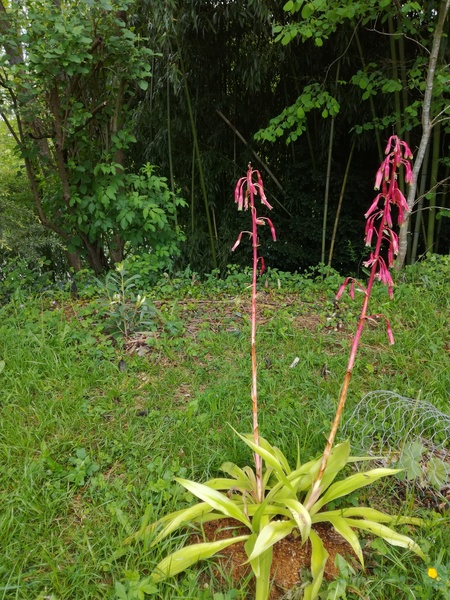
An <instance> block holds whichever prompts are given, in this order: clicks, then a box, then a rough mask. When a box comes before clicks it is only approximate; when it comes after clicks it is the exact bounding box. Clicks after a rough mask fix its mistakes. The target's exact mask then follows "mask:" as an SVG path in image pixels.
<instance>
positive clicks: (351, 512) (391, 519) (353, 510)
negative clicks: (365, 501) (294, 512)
mask: <svg viewBox="0 0 450 600" xmlns="http://www.w3.org/2000/svg"><path fill="white" fill-rule="evenodd" d="M333 515H338V516H340V517H361V518H364V519H369V521H375V522H377V523H405V524H408V525H417V526H419V527H420V526H422V525H423V524H424V521H423V519H418V518H417V517H403V516H399V515H387V514H386V513H383V512H381V511H380V510H376V509H375V508H369V507H367V506H351V507H349V508H341V509H337V510H330V511H326V512H320V513H317V515H315V516H314V517H313V523H319V522H323V521H326V520H327V519H328V516H333Z"/></svg>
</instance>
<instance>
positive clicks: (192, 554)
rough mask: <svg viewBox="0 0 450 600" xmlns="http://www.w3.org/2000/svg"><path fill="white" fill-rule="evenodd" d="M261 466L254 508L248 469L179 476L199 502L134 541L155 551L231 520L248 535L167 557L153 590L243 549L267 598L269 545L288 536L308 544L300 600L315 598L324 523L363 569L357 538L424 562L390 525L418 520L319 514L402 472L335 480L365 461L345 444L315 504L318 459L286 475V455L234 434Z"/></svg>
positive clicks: (260, 594) (361, 510) (343, 511)
mask: <svg viewBox="0 0 450 600" xmlns="http://www.w3.org/2000/svg"><path fill="white" fill-rule="evenodd" d="M237 435H239V437H240V438H241V439H242V440H243V441H244V442H245V443H246V444H247V445H248V446H250V448H251V449H252V450H253V452H256V453H257V454H259V455H260V456H261V457H262V459H263V461H264V466H265V469H264V477H263V485H264V500H263V501H262V502H258V500H257V498H258V493H257V486H256V477H255V473H254V471H253V469H251V468H250V467H244V468H239V467H238V466H236V465H235V464H233V463H230V462H226V463H224V464H223V465H222V467H221V470H222V471H224V472H225V473H226V475H227V477H224V478H216V479H211V480H210V481H208V482H207V483H204V484H201V483H196V482H194V481H188V480H186V479H182V478H179V477H176V478H175V479H176V480H177V481H178V483H180V484H181V485H182V486H183V487H184V488H186V489H187V490H188V491H189V492H191V493H192V494H194V495H195V496H197V498H199V499H200V500H201V502H199V503H198V504H196V505H195V506H192V507H190V508H186V509H183V510H179V511H177V512H174V513H172V514H170V515H166V516H164V517H162V518H161V519H160V520H159V521H157V522H156V523H153V524H151V525H148V526H147V527H145V528H141V530H140V531H139V532H137V533H136V534H135V535H134V536H132V537H131V538H128V539H127V540H125V543H129V542H131V541H132V540H136V539H139V538H141V537H145V538H147V539H148V536H149V535H155V537H154V539H153V541H152V544H151V545H152V546H155V545H157V544H159V543H160V542H161V541H162V540H163V539H165V538H167V536H169V535H170V534H172V533H173V532H174V531H176V530H178V529H179V528H181V527H183V526H186V525H188V524H196V525H199V526H201V525H202V524H203V523H206V522H207V521H216V520H220V519H226V518H232V519H235V520H236V521H238V522H239V523H241V524H242V526H243V527H246V528H247V529H248V533H247V534H245V535H239V536H236V537H230V538H228V539H224V540H218V541H209V542H203V543H198V544H192V545H189V546H186V547H184V548H182V549H180V550H177V551H175V552H173V553H172V554H170V555H169V556H167V557H166V558H164V559H163V560H162V561H161V562H160V563H159V564H158V565H157V566H156V568H155V569H154V571H153V573H152V577H151V578H152V580H153V582H155V583H158V582H160V581H162V580H164V579H166V578H167V577H171V576H174V575H177V574H178V573H181V572H182V571H184V570H185V569H187V568H189V567H191V566H192V565H194V564H195V563H196V562H198V561H199V560H204V559H208V558H211V557H212V556H214V555H215V554H216V553H218V552H220V551H221V550H223V549H224V548H226V547H227V546H230V545H232V544H236V543H238V542H244V547H245V551H246V553H247V556H248V561H247V562H248V563H249V564H250V565H251V568H252V570H253V574H254V576H255V578H256V595H255V598H256V600H266V599H267V598H268V597H269V592H270V567H271V564H272V552H273V547H274V545H275V544H276V543H277V542H279V541H280V540H281V539H283V538H285V537H286V536H288V535H289V534H291V533H294V535H295V532H297V534H299V535H300V536H301V539H302V542H303V543H306V542H307V541H308V540H309V542H310V543H311V565H310V569H311V576H312V581H311V582H310V583H309V584H308V585H307V586H306V587H305V589H304V599H305V600H313V599H314V598H317V596H318V593H319V591H320V588H321V585H322V579H323V575H324V570H325V565H326V562H327V559H328V553H327V551H326V549H325V546H324V544H323V541H322V539H321V538H320V534H319V533H318V532H317V531H316V530H315V528H314V526H315V525H316V524H317V523H329V524H331V526H332V527H333V528H334V529H335V530H336V531H337V533H339V534H340V535H341V536H342V537H343V538H344V539H345V540H346V541H347V542H348V543H349V545H350V546H351V548H352V549H353V551H354V552H355V554H356V556H357V557H358V559H359V561H360V562H361V564H362V566H364V558H363V553H362V549H361V545H360V543H359V540H358V535H357V531H358V530H362V531H364V532H367V533H370V534H373V535H376V536H378V537H380V538H383V539H384V540H385V541H386V542H388V543H389V544H392V545H394V546H401V547H404V548H408V549H409V550H411V551H413V552H415V553H416V554H418V555H419V556H421V557H422V558H424V559H425V556H424V554H423V552H422V550H421V549H420V547H419V546H418V545H417V544H416V543H415V542H414V541H413V540H412V539H411V538H410V537H408V536H406V535H403V534H401V533H398V532H396V531H395V530H394V529H392V528H391V527H390V525H392V524H393V523H396V524H409V525H421V524H422V522H421V520H420V519H417V518H411V517H402V516H391V515H387V514H385V513H383V512H381V511H378V510H375V509H373V508H366V507H359V506H356V507H354V506H352V507H350V508H340V509H337V510H323V509H324V508H326V505H327V504H328V503H329V502H332V501H334V500H337V499H338V498H342V497H344V496H347V495H349V494H351V493H352V492H354V491H355V490H358V489H360V488H363V487H365V486H367V485H370V484H372V483H374V482H376V481H378V480H379V479H381V478H383V477H388V476H390V475H395V474H396V473H398V472H399V469H388V468H376V469H372V470H369V471H365V472H359V473H356V474H355V473H354V474H352V475H349V476H347V477H345V478H344V479H340V480H338V481H335V479H336V476H337V475H338V474H339V473H340V472H341V471H342V469H343V468H344V467H345V466H346V465H348V464H349V463H351V462H355V461H360V460H367V459H365V458H355V457H350V444H349V442H348V441H346V442H344V443H341V444H338V445H337V446H335V448H334V449H333V451H332V453H331V456H330V459H329V461H328V464H327V467H326V470H325V474H324V477H323V480H322V484H321V489H320V494H319V495H318V497H317V499H316V500H314V501H309V500H310V498H311V490H312V487H313V483H314V481H315V479H316V476H317V473H318V471H319V468H320V464H321V457H319V458H318V459H315V460H311V461H309V462H306V463H304V464H303V465H301V464H299V462H300V461H297V465H296V468H295V469H293V470H291V468H290V466H289V464H288V461H287V459H286V457H285V456H284V454H283V453H282V452H281V451H280V450H279V449H278V448H276V447H274V446H272V445H270V444H269V443H268V442H267V441H266V440H265V439H263V438H260V445H259V446H257V445H256V444H255V443H254V442H253V436H252V435H251V434H249V435H241V434H237Z"/></svg>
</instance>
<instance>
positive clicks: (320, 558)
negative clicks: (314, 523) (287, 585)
mask: <svg viewBox="0 0 450 600" xmlns="http://www.w3.org/2000/svg"><path fill="white" fill-rule="evenodd" d="M309 539H310V540H311V548H312V550H311V574H312V578H313V580H312V583H310V584H309V585H308V586H307V587H306V588H305V592H304V596H303V598H304V600H314V598H317V594H318V593H319V591H320V587H321V585H322V580H323V573H324V571H325V565H326V564H327V560H328V552H327V551H326V550H325V547H324V545H323V542H322V540H321V539H320V537H319V536H318V535H317V533H316V532H315V531H314V530H313V529H311V532H310V534H309Z"/></svg>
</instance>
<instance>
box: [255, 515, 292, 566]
mask: <svg viewBox="0 0 450 600" xmlns="http://www.w3.org/2000/svg"><path fill="white" fill-rule="evenodd" d="M294 527H295V521H294V520H290V521H271V522H270V523H269V524H268V525H266V526H265V527H263V528H262V529H261V532H260V533H259V535H258V537H257V538H256V542H255V545H254V547H253V550H252V553H251V554H250V556H249V557H248V562H251V561H252V560H253V559H255V558H256V557H257V556H260V555H261V554H262V553H263V552H265V551H266V550H267V549H268V548H271V547H272V546H273V545H274V544H276V543H277V542H279V541H280V540H282V539H283V538H285V537H286V536H287V535H289V534H290V533H291V531H292V530H293V529H294Z"/></svg>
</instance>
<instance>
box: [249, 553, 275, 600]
mask: <svg viewBox="0 0 450 600" xmlns="http://www.w3.org/2000/svg"><path fill="white" fill-rule="evenodd" d="M272 558H273V546H271V547H270V548H268V549H267V550H266V551H265V552H263V554H261V555H260V556H258V558H256V559H255V561H252V563H251V564H252V569H253V564H254V562H256V561H258V563H259V566H258V576H257V577H256V576H255V578H256V589H255V600H267V598H268V597H269V593H270V567H271V566H272Z"/></svg>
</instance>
